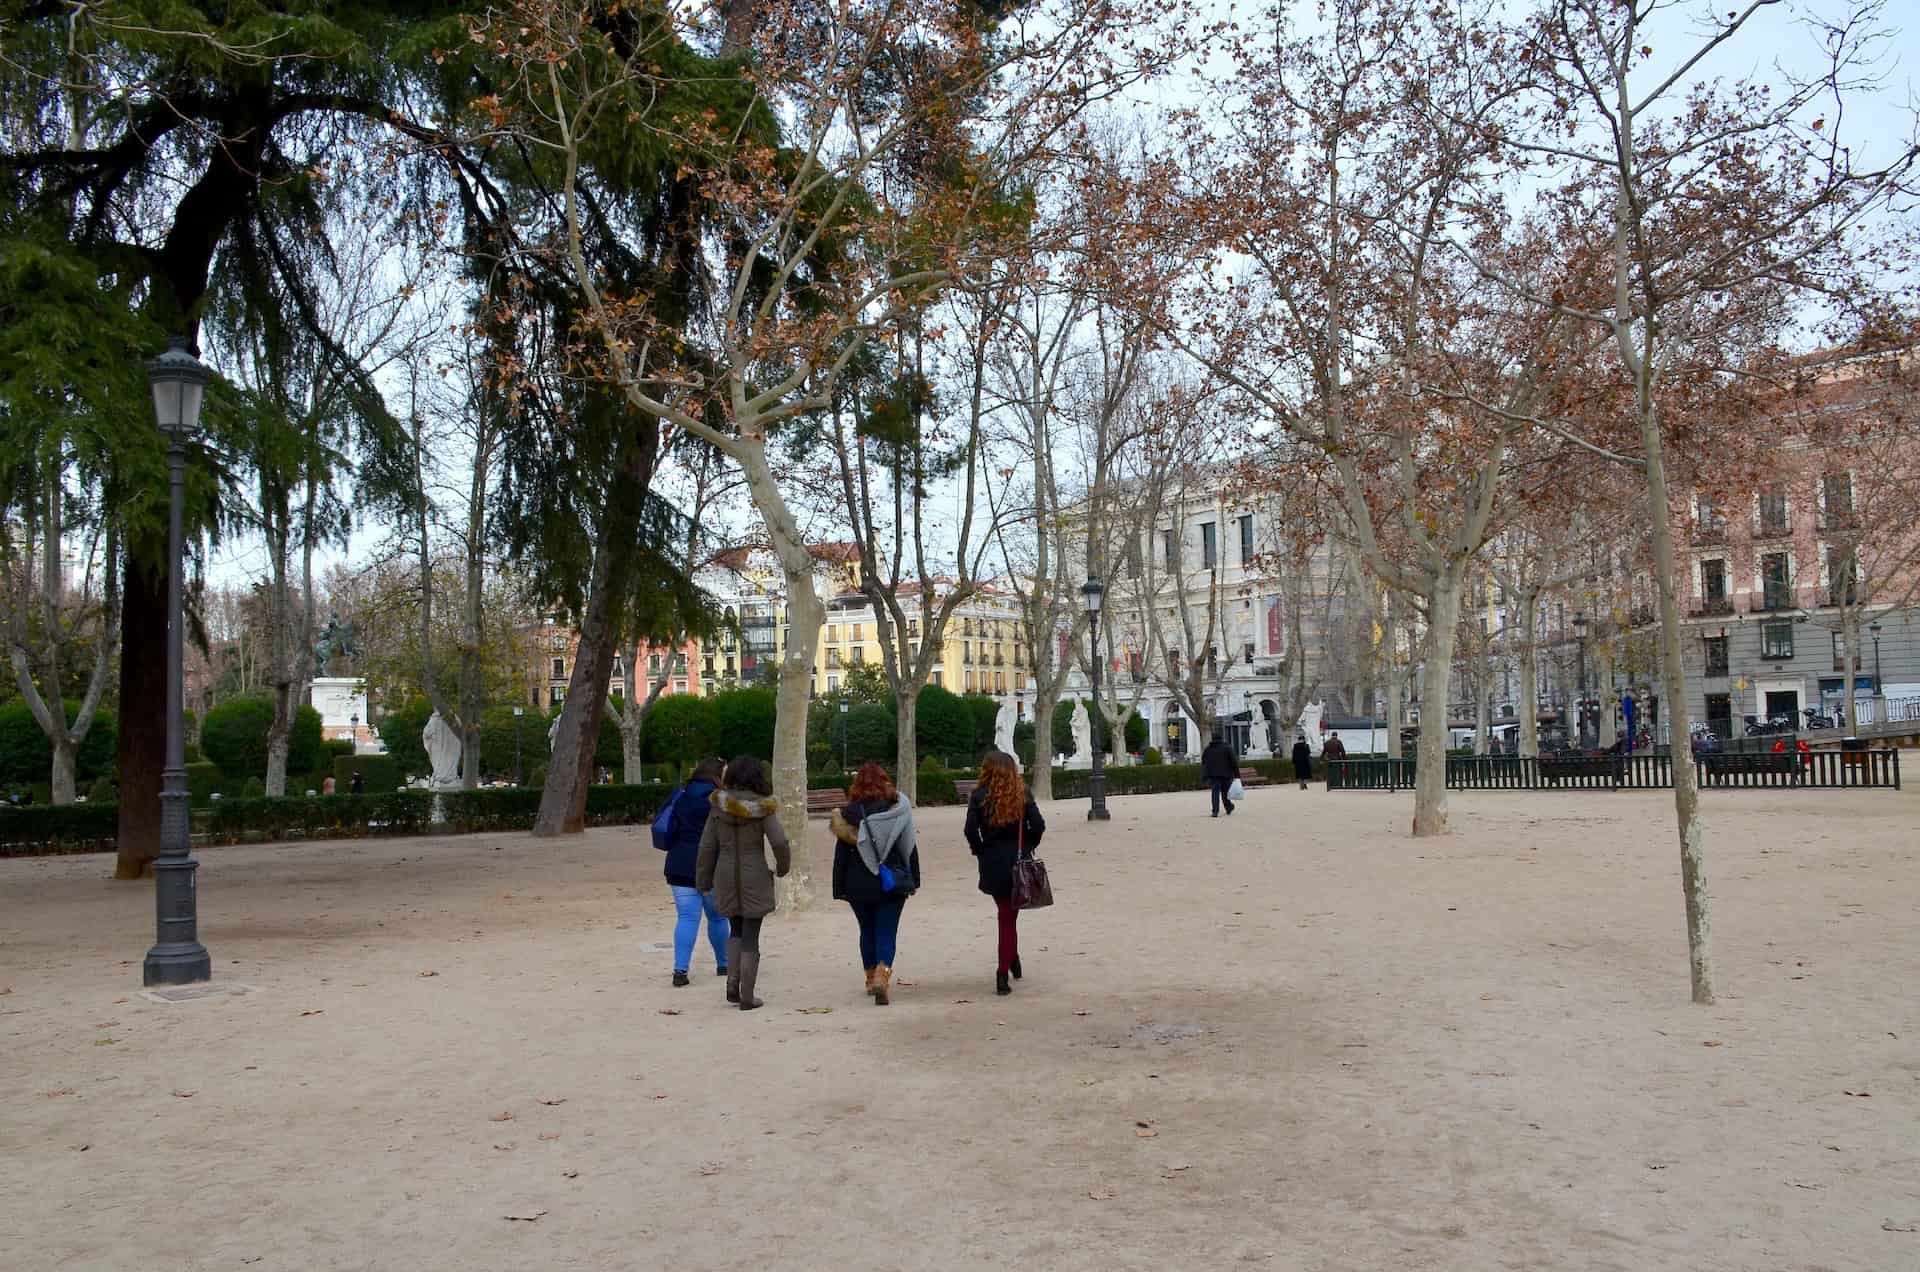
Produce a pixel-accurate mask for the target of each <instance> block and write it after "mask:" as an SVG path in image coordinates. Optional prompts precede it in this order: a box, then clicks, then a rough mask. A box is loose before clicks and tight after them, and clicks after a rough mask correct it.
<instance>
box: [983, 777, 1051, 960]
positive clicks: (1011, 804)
mask: <svg viewBox="0 0 1920 1272" xmlns="http://www.w3.org/2000/svg"><path fill="white" fill-rule="evenodd" d="M1046 833H1047V823H1046V819H1045V818H1043V817H1041V816H1040V808H1039V806H1038V805H1036V804H1035V803H1034V802H1033V797H1032V796H1030V795H1028V794H1027V784H1026V782H1025V781H1023V780H1022V779H1021V777H1020V766H1019V764H1018V763H1017V762H1016V761H1015V760H1014V758H1013V757H1012V756H1011V755H1008V754H1007V753H1006V752H1005V751H995V752H994V753H993V754H991V755H989V756H988V757H987V758H986V759H985V760H984V761H982V762H981V765H980V784H979V785H978V786H976V787H974V790H973V794H972V796H970V797H969V798H968V800H967V825H966V835H967V846H968V847H969V848H971V849H972V850H973V855H974V857H975V858H976V859H977V860H978V862H979V863H980V891H982V892H984V893H986V894H987V895H988V896H990V897H992V898H993V904H994V909H995V910H996V911H997V913H998V916H999V930H1000V965H999V969H998V970H997V971H996V972H995V973H994V992H996V993H1001V994H1010V993H1012V992H1013V986H1012V985H1010V984H1008V982H1007V978H1008V977H1009V976H1011V977H1012V978H1013V979H1014V980H1019V979H1020V974H1021V967H1020V928H1019V922H1020V911H1019V909H1018V908H1017V907H1016V906H1015V905H1014V903H1013V863H1014V862H1015V861H1017V860H1019V858H1020V857H1022V856H1032V855H1033V850H1034V849H1035V848H1037V847H1039V846H1040V837H1041V836H1042V835H1044V834H1046Z"/></svg>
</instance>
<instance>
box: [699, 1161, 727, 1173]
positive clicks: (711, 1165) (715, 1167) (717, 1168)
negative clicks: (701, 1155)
mask: <svg viewBox="0 0 1920 1272" xmlns="http://www.w3.org/2000/svg"><path fill="white" fill-rule="evenodd" d="M725 1169H726V1167H724V1166H722V1165H721V1164H720V1163H719V1162H708V1163H707V1164H706V1165H704V1166H702V1167H701V1168H700V1173H701V1174H702V1175H718V1174H719V1173H720V1172H721V1171H722V1170H725Z"/></svg>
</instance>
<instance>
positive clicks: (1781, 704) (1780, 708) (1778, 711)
mask: <svg viewBox="0 0 1920 1272" xmlns="http://www.w3.org/2000/svg"><path fill="white" fill-rule="evenodd" d="M1765 706H1766V716H1765V718H1766V719H1768V720H1771V719H1773V718H1774V717H1775V716H1785V717H1786V718H1787V719H1788V720H1790V721H1792V722H1793V724H1794V727H1796V728H1798V727H1799V725H1800V691H1799V690H1798V689H1769V690H1767V692H1766V699H1765Z"/></svg>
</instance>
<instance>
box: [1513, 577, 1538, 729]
mask: <svg viewBox="0 0 1920 1272" xmlns="http://www.w3.org/2000/svg"><path fill="white" fill-rule="evenodd" d="M1533 611H1534V604H1533V599H1532V598H1531V597H1529V598H1526V599H1524V600H1523V601H1522V602H1521V607H1520V701H1519V702H1518V703H1517V704H1516V705H1517V706H1518V707H1519V708H1520V735H1519V741H1520V748H1519V749H1520V754H1522V755H1525V756H1529V757H1537V756H1538V755H1539V754H1540V707H1539V700H1540V665H1539V661H1538V641H1539V630H1538V628H1539V624H1538V621H1537V618H1536V615H1535V614H1534V612H1533Z"/></svg>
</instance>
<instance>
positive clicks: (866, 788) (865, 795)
mask: <svg viewBox="0 0 1920 1272" xmlns="http://www.w3.org/2000/svg"><path fill="white" fill-rule="evenodd" d="M899 794H900V792H899V791H898V790H896V789H895V788H894V785H893V779H892V778H890V777H888V776H887V770H886V769H884V768H882V767H880V764H879V762H878V761H876V760H868V761H867V762H866V763H865V764H862V765H861V766H860V771H859V772H858V773H855V774H854V775H853V785H852V786H849V787H848V788H847V798H848V799H849V800H850V801H852V802H853V803H855V804H859V803H864V802H865V801H867V800H870V799H877V800H885V801H886V802H887V803H889V804H891V803H892V802H893V801H894V799H895V797H897V796H898V795H899Z"/></svg>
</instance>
